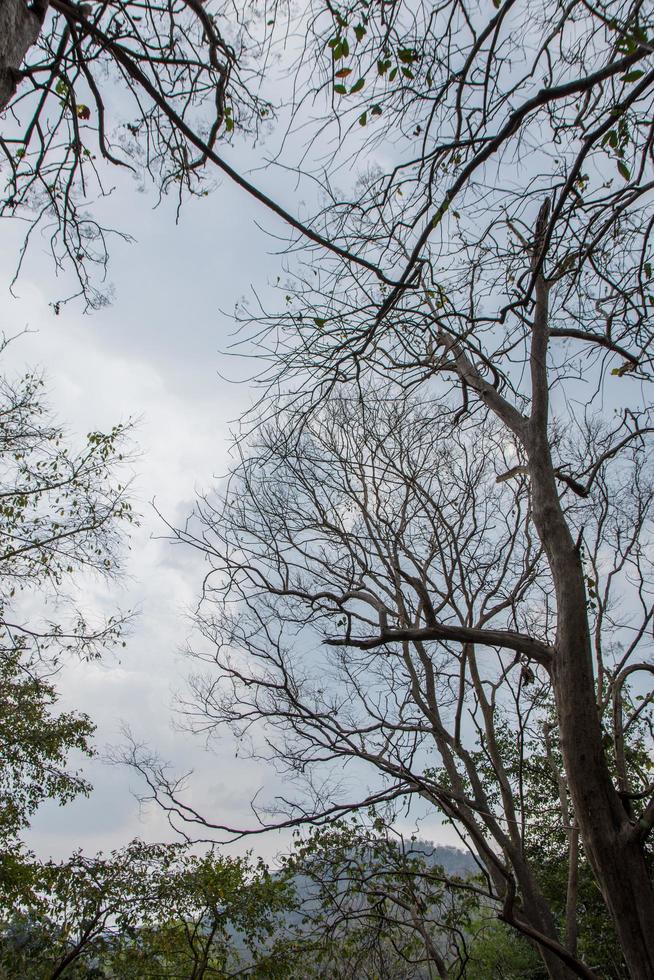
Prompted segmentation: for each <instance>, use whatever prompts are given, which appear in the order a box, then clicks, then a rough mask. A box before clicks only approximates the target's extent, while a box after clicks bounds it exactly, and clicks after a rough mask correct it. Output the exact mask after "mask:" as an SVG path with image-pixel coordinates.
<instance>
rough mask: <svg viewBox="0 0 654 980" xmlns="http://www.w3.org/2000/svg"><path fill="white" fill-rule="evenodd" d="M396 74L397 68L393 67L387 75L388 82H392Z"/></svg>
mask: <svg viewBox="0 0 654 980" xmlns="http://www.w3.org/2000/svg"><path fill="white" fill-rule="evenodd" d="M396 75H397V68H394V69H393V71H392V72H391V73H390V75H389V76H388V80H389V82H394V81H395V76H396Z"/></svg>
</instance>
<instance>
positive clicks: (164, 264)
mask: <svg viewBox="0 0 654 980" xmlns="http://www.w3.org/2000/svg"><path fill="white" fill-rule="evenodd" d="M276 192H277V193H278V195H279V196H280V197H281V198H282V199H283V198H284V196H286V197H287V198H288V201H287V203H290V204H291V205H292V206H293V207H294V208H295V210H297V209H298V207H301V203H300V202H298V200H297V197H296V196H295V197H294V196H293V189H292V188H290V187H287V188H284V187H281V186H280V187H279V188H276ZM111 216H112V220H113V222H114V224H115V225H116V226H117V227H119V228H121V230H125V231H128V232H130V233H131V234H133V235H134V237H135V238H136V242H135V243H133V244H131V245H126V244H124V243H120V242H116V243H114V245H113V246H112V250H111V264H110V279H111V281H112V282H113V284H114V286H115V298H114V301H113V302H112V304H111V305H110V306H109V307H108V308H107V309H105V310H102V311H100V312H95V313H92V314H90V315H84V314H83V312H82V309H81V307H80V306H79V305H76V304H69V305H67V306H64V307H63V308H62V311H61V313H60V315H59V316H55V315H54V314H53V312H52V309H51V307H50V306H49V305H48V304H49V303H50V301H52V300H53V299H56V298H58V296H60V295H62V292H63V290H62V285H63V284H61V283H57V282H56V281H55V279H54V275H53V269H52V265H51V263H50V261H49V258H48V255H47V253H46V248H45V244H44V245H43V247H42V248H40V247H39V246H38V245H37V247H36V249H35V250H33V252H32V254H31V255H30V257H29V261H28V263H27V265H26V268H25V272H24V273H23V275H22V276H21V278H20V280H19V282H18V284H17V285H16V286H15V288H14V292H15V296H13V297H12V296H11V295H10V293H9V290H8V285H7V284H8V283H9V281H10V279H11V276H12V273H13V268H14V264H15V260H16V254H17V253H16V248H17V246H18V242H19V240H18V235H17V231H18V230H16V233H15V236H14V238H13V240H12V233H11V232H9V231H8V229H7V228H6V227H5V229H4V230H3V236H4V237H3V243H4V246H5V247H4V248H3V250H2V256H1V258H0V262H1V263H2V274H1V277H0V282H1V283H2V294H1V307H0V309H1V312H2V330H3V331H4V332H5V334H14V333H18V332H19V331H21V330H23V329H25V328H27V329H28V330H29V331H30V333H29V334H28V335H27V336H25V337H23V338H21V339H20V340H19V341H18V342H17V343H16V344H13V345H12V346H11V348H10V352H9V355H8V357H7V358H6V364H7V365H9V364H10V365H11V366H12V368H13V369H16V370H18V369H21V368H22V367H24V366H27V365H29V366H36V365H40V366H41V367H43V369H44V370H45V372H46V375H47V378H48V382H49V384H48V388H49V397H50V403H51V405H52V407H53V408H54V410H55V412H56V413H57V415H58V417H59V418H60V420H61V421H63V422H65V423H66V424H67V426H68V428H69V430H70V432H71V434H72V435H73V436H75V435H76V436H83V435H84V434H85V433H86V432H88V431H90V430H91V429H107V428H109V427H111V425H113V424H114V423H115V422H117V421H125V420H127V419H128V418H135V419H139V420H140V421H139V424H138V427H137V429H136V442H137V448H138V450H139V453H140V457H139V458H138V459H137V461H136V463H135V472H136V476H135V485H134V488H135V495H136V498H137V509H138V510H139V511H140V513H141V515H142V526H141V527H140V528H139V529H138V530H137V531H135V533H134V535H133V539H132V549H131V552H130V554H129V556H128V560H127V573H128V574H127V577H126V579H125V581H123V583H122V584H121V585H120V586H118V587H116V588H115V589H113V590H112V594H111V595H108V594H107V588H106V585H104V584H98V583H87V591H88V601H89V602H90V603H91V605H97V606H98V608H103V609H106V610H110V609H111V608H112V606H116V605H119V606H120V607H122V608H135V607H138V608H139V609H140V614H139V617H138V620H137V622H136V623H135V625H134V628H133V629H132V632H131V635H130V637H129V642H128V645H127V647H126V649H125V650H124V651H121V655H120V657H119V658H118V657H114V656H111V655H110V656H108V657H107V659H106V660H105V661H104V662H103V663H101V664H71V665H70V666H69V667H68V668H67V669H66V670H65V671H64V672H63V673H62V674H61V675H60V676H59V679H58V683H59V687H60V689H61V694H62V704H63V705H64V706H65V707H69V708H78V709H82V710H84V711H86V712H88V713H89V714H90V715H91V717H92V719H93V720H94V722H95V723H96V724H97V726H98V730H97V738H96V741H97V745H98V748H99V750H100V752H101V753H102V751H103V749H104V747H105V746H106V745H112V744H113V745H116V744H119V743H120V739H121V735H120V731H121V727H122V726H123V725H128V726H129V727H130V728H131V729H132V731H133V733H134V735H135V736H136V737H137V738H138V739H142V740H144V741H146V742H148V743H149V744H150V745H151V746H152V747H153V748H154V749H156V750H157V751H158V752H159V753H160V754H161V755H162V756H164V757H165V758H167V759H170V760H171V761H172V762H173V764H174V765H175V766H176V767H177V768H178V769H179V770H180V771H185V770H188V769H191V768H193V769H195V770H196V776H195V778H194V780H193V782H192V791H191V793H190V796H189V799H190V801H191V802H192V804H193V805H194V806H196V807H197V808H198V809H199V810H201V812H203V813H206V814H208V815H211V814H212V813H214V814H219V818H220V820H221V822H226V823H232V824H243V823H247V824H251V823H252V818H251V814H250V810H249V805H250V801H251V799H252V796H253V795H254V793H255V792H256V791H257V790H259V789H263V792H264V795H265V794H266V793H267V794H269V795H272V794H274V790H275V779H276V777H275V776H274V774H272V773H271V772H270V770H269V769H264V768H263V767H260V766H258V765H255V764H254V763H249V762H247V761H245V760H242V759H237V758H235V752H234V746H233V745H232V744H231V742H230V740H229V739H228V738H227V739H225V741H224V742H223V743H221V744H220V745H219V746H218V747H216V746H214V751H213V753H211V754H208V753H207V752H205V751H204V748H203V746H202V745H201V744H200V743H199V742H198V740H197V739H194V738H192V737H191V736H188V735H185V734H184V733H182V732H180V731H179V730H177V729H176V728H175V727H174V724H173V713H172V711H171V702H172V699H173V696H174V693H175V691H178V690H180V689H182V688H183V685H184V677H185V673H186V671H187V669H188V664H187V663H186V662H185V660H184V657H183V656H182V655H181V653H180V651H181V648H182V647H183V645H184V641H185V639H186V638H187V636H188V633H189V628H190V627H189V621H188V619H187V618H186V614H187V612H188V610H189V607H190V606H192V603H193V600H194V598H195V597H196V596H197V593H198V588H199V584H200V580H201V574H202V568H201V566H200V564H199V562H198V560H197V559H196V558H194V557H193V556H192V555H191V554H189V553H188V552H185V551H183V550H182V549H179V548H173V547H172V546H171V545H170V543H169V542H167V541H165V540H162V539H161V535H163V534H164V532H165V529H164V528H163V526H162V524H161V521H160V520H159V518H158V517H157V515H156V514H155V512H154V510H153V508H152V507H151V501H152V500H153V499H156V503H157V506H158V508H159V509H160V511H161V512H162V513H163V514H165V515H166V517H167V518H168V519H169V520H170V521H171V522H172V523H175V522H177V521H181V520H183V519H184V517H185V516H186V515H187V513H188V512H189V511H190V509H191V507H192V505H193V499H194V494H195V492H196V491H197V490H198V489H203V488H207V487H209V486H211V485H212V484H214V483H215V481H216V479H219V478H220V477H221V476H222V475H223V474H224V473H225V472H226V470H227V469H228V467H229V446H230V437H229V433H230V422H232V421H233V420H235V419H236V418H237V417H238V415H239V414H240V412H241V411H242V410H243V409H244V408H245V407H246V406H247V405H248V404H249V403H250V400H251V398H252V397H253V396H252V391H251V389H250V388H249V386H248V384H247V383H246V382H244V383H241V384H230V383H227V382H226V381H224V380H222V379H221V377H220V375H228V376H229V377H233V378H235V379H237V378H239V377H242V378H244V377H245V376H246V366H245V365H244V364H242V363H239V362H235V361H234V360H232V359H231V358H229V357H227V356H225V354H224V353H221V352H224V351H225V350H226V349H227V348H228V346H229V344H230V332H231V330H232V324H231V322H230V320H229V317H228V316H227V315H225V314H224V313H221V312H220V311H221V310H225V311H229V310H231V309H233V307H234V303H235V302H236V301H237V300H238V299H239V297H241V296H242V295H243V294H245V293H247V292H248V290H249V289H250V286H251V284H252V283H256V285H257V287H258V289H262V288H264V287H265V283H266V282H268V281H272V280H274V279H275V278H276V276H277V275H278V274H279V272H280V271H281V269H280V259H279V257H278V256H276V255H275V254H273V253H274V249H275V248H276V247H278V243H277V244H276V243H275V242H274V240H273V239H271V238H270V237H269V236H268V235H267V234H266V233H265V232H264V231H263V230H262V229H261V228H260V227H259V225H261V224H263V226H264V227H265V228H266V229H267V230H268V231H273V232H280V231H282V228H281V226H280V225H279V224H278V223H276V222H275V221H274V220H273V219H272V218H271V217H270V216H269V215H266V214H264V213H263V212H262V209H261V208H260V207H259V206H258V205H256V204H255V203H254V202H252V201H251V200H249V199H248V198H247V197H246V196H245V194H244V193H243V192H241V191H240V190H238V189H237V188H235V187H233V186H232V185H230V184H228V183H223V184H221V185H220V186H219V187H217V189H216V190H215V192H214V193H213V194H212V195H211V196H210V197H208V198H203V199H202V200H200V201H195V202H190V203H189V204H188V205H187V206H186V207H185V208H184V209H183V211H182V215H181V222H180V224H179V225H178V226H175V221H174V209H173V202H172V201H168V202H164V204H163V205H162V206H161V207H159V208H158V209H153V207H152V198H151V197H150V196H149V195H147V194H143V193H139V192H138V191H137V190H136V188H135V186H134V185H133V184H131V183H130V182H129V181H126V182H125V183H124V184H123V185H122V186H121V187H120V188H119V190H118V191H117V192H116V193H115V194H114V195H113V198H112V202H111ZM85 772H86V773H87V775H88V777H89V778H90V780H91V781H92V783H93V785H94V792H93V794H92V796H91V797H90V798H89V799H80V800H77V801H76V802H74V803H72V804H69V805H68V806H66V807H64V808H59V807H57V806H56V805H54V804H46V805H45V806H44V807H43V808H42V810H41V811H40V812H39V814H38V815H37V816H36V818H35V820H34V822H33V828H32V832H31V833H30V835H29V843H30V844H31V846H33V847H34V848H35V849H36V850H37V851H38V852H39V853H41V854H42V855H44V856H46V855H53V856H55V857H64V856H66V855H67V854H69V853H70V852H71V850H73V849H74V848H76V847H83V848H84V849H85V850H86V851H87V852H93V851H95V850H97V849H105V850H106V849H109V848H113V847H118V846H121V845H123V844H125V843H127V841H129V840H130V839H131V838H133V837H135V836H140V837H144V838H146V839H149V840H157V839H164V838H166V837H169V836H170V833H169V831H168V828H167V824H166V822H165V819H164V817H163V815H162V814H161V812H159V811H157V810H156V809H153V808H151V809H148V810H147V811H145V812H142V811H141V809H140V808H139V805H138V803H137V801H136V799H135V796H134V794H133V790H138V789H139V788H140V787H139V783H138V779H137V777H136V776H135V775H134V774H132V773H130V772H128V771H126V770H125V769H123V768H120V767H115V766H109V765H107V764H106V763H104V762H103V761H102V759H101V758H98V759H97V760H94V761H92V762H91V763H85ZM423 833H426V834H431V835H432V836H434V837H435V836H437V837H439V838H440V839H443V840H444V839H448V838H449V835H448V834H445V833H443V831H442V830H441V831H439V828H438V824H437V822H436V821H433V822H431V823H427V824H426V825H425V826H424V828H423ZM283 843H284V841H283V840H282V839H280V838H279V837H276V836H274V837H270V838H269V839H266V840H264V839H261V838H257V839H256V841H253V842H251V844H250V845H249V846H254V847H255V849H256V851H257V852H259V853H262V854H264V855H265V856H267V857H268V856H271V855H272V854H274V853H275V852H277V851H278V850H279V848H280V846H282V845H283Z"/></svg>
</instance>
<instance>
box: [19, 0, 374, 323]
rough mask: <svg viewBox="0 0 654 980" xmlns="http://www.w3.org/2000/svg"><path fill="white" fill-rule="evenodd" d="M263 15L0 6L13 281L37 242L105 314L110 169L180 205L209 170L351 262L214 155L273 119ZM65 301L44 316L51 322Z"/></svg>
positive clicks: (123, 1)
mask: <svg viewBox="0 0 654 980" xmlns="http://www.w3.org/2000/svg"><path fill="white" fill-rule="evenodd" d="M267 13H268V17H269V19H268V20H267V21H265V22H264V21H263V15H262V13H261V12H260V11H259V10H258V8H257V7H256V5H255V4H252V5H251V6H250V5H247V4H246V5H245V6H244V7H243V8H240V7H235V6H234V5H232V4H229V3H209V4H205V3H204V2H203V0H166V2H165V3H164V4H154V3H150V2H147V3H146V4H145V5H143V4H142V3H140V2H137V0H111V2H110V3H109V4H106V3H95V4H85V3H76V2H69V0H35V2H33V3H25V2H24V0H1V2H0V113H1V112H3V110H6V112H5V115H4V122H3V128H2V131H1V132H0V153H1V155H0V161H1V164H0V166H1V170H2V173H3V174H4V175H5V178H6V184H5V189H4V192H3V196H2V197H0V216H2V217H7V218H12V219H17V220H21V221H23V222H25V223H26V225H27V229H28V230H27V233H26V237H25V240H24V245H23V247H22V250H21V255H20V260H19V266H18V272H19V271H20V268H21V265H22V262H23V258H24V255H25V251H26V249H27V247H28V246H29V244H30V241H31V238H32V236H33V235H34V233H35V232H36V231H37V229H40V230H41V231H42V232H45V234H46V235H47V237H48V240H49V244H50V248H51V251H52V255H53V259H54V262H55V265H56V267H57V268H58V269H61V268H64V267H66V268H69V269H71V270H72V272H73V273H74V276H75V278H76V280H77V289H76V291H75V292H74V293H73V294H72V296H68V297H67V299H70V298H72V297H75V296H80V295H81V296H82V297H83V298H84V300H85V302H86V304H87V307H90V308H97V307H100V306H102V305H104V304H105V303H106V302H107V293H106V292H103V291H102V288H101V286H99V285H98V284H97V282H96V279H95V277H94V275H93V273H94V271H96V269H97V267H98V266H99V275H100V279H101V280H103V279H104V275H105V273H106V266H107V261H108V253H107V247H108V241H107V240H108V239H109V238H110V237H111V235H115V234H119V235H120V237H123V238H126V237H127V236H126V235H125V233H123V232H118V231H116V230H114V229H112V228H108V227H106V226H104V225H103V224H101V223H100V221H99V220H98V219H97V218H96V217H94V211H93V205H94V203H96V202H97V199H98V198H100V197H103V196H107V195H108V194H109V193H111V189H110V188H108V187H107V183H106V180H107V178H106V175H105V168H114V167H119V168H124V169H127V170H128V171H131V172H132V173H133V174H134V175H136V176H138V177H139V178H141V179H142V178H144V177H145V178H147V179H148V180H152V181H153V183H154V185H155V187H156V188H157V191H158V193H159V194H160V195H163V194H166V193H167V192H168V191H169V190H171V189H172V190H174V191H175V193H176V194H177V196H178V202H179V205H181V203H182V200H183V198H184V196H186V195H196V196H204V195H206V194H208V193H209V190H208V184H207V176H208V173H209V174H211V173H212V172H214V171H216V172H218V173H220V174H224V175H226V176H228V177H229V178H230V180H232V181H234V182H235V183H236V184H237V185H238V186H239V187H241V188H242V189H243V190H245V191H246V192H247V193H249V194H251V195H252V196H253V197H254V198H255V199H256V200H258V201H259V202H260V203H262V204H263V205H264V206H265V207H266V208H267V209H269V210H271V211H272V212H273V213H275V214H276V215H278V216H279V217H281V218H282V219H283V220H284V221H285V222H286V223H287V224H288V226H289V227H290V228H291V229H293V230H294V231H295V232H298V233H299V234H300V235H301V236H304V237H306V238H307V239H308V240H309V241H312V242H314V243H316V244H319V245H320V246H321V248H323V249H327V250H328V251H333V252H334V253H335V254H339V255H342V256H346V255H347V254H348V253H347V249H346V248H343V247H342V246H339V244H338V243H336V242H334V241H332V240H331V239H330V237H329V236H327V237H326V236H325V235H324V234H322V232H321V229H320V228H313V227H311V225H310V224H305V223H303V222H302V221H300V220H299V219H298V217H297V216H295V215H293V214H291V213H290V212H289V211H288V210H286V209H285V208H283V207H282V206H280V205H279V204H278V203H277V202H276V201H275V200H273V199H272V198H271V197H270V196H269V195H267V194H266V193H264V192H263V191H261V190H260V189H259V188H258V187H257V186H256V185H254V184H253V183H252V182H251V181H250V180H248V179H246V177H245V176H243V174H242V173H240V172H239V171H238V169H236V168H235V167H234V166H232V165H231V164H230V163H228V162H227V160H225V158H224V156H223V155H221V154H219V153H218V150H217V147H218V145H219V143H220V142H224V143H228V142H229V141H230V140H231V138H232V135H233V134H234V133H236V132H239V133H241V134H247V135H248V136H252V135H256V134H257V133H258V131H259V128H260V126H261V124H262V123H263V122H264V121H267V120H269V119H270V118H272V116H273V114H274V106H273V103H272V101H271V100H269V99H266V98H265V97H263V96H260V95H259V94H258V89H259V88H260V83H261V73H262V69H261V66H262V65H265V64H266V62H267V61H268V59H269V56H270V53H271V49H272V48H273V37H272V33H273V32H274V29H275V26H276V24H277V19H278V13H279V11H278V8H277V5H276V4H273V5H272V6H271V8H270V10H268V12H267ZM281 20H282V21H284V20H285V18H284V17H282V18H281ZM287 26H288V25H287V24H285V23H282V24H281V34H282V36H283V34H284V33H285V31H286V29H287ZM107 78H111V79H112V80H113V81H114V82H118V83H119V86H120V88H119V92H120V94H119V95H114V94H110V93H109V92H108V89H107V85H106V80H107ZM273 88H274V86H271V89H273ZM352 258H353V259H354V260H355V261H360V262H362V263H363V266H364V267H369V268H371V266H370V263H368V262H367V260H366V259H365V258H364V257H362V258H361V259H360V260H359V259H356V257H354V256H352ZM18 272H17V274H18ZM382 278H383V275H382ZM64 301H66V300H62V299H60V300H57V301H56V302H55V303H53V307H54V311H55V313H58V312H59V311H60V308H61V303H62V302H64Z"/></svg>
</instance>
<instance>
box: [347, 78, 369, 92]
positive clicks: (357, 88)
mask: <svg viewBox="0 0 654 980" xmlns="http://www.w3.org/2000/svg"><path fill="white" fill-rule="evenodd" d="M365 84H366V81H365V79H364V78H360V79H359V81H358V82H355V83H354V85H353V86H352V88H351V89H350V95H355V94H356V93H357V92H360V91H361V89H362V88H363V86H364V85H365Z"/></svg>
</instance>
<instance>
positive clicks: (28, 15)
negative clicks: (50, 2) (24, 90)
mask: <svg viewBox="0 0 654 980" xmlns="http://www.w3.org/2000/svg"><path fill="white" fill-rule="evenodd" d="M46 9H47V2H45V0H44V2H39V3H38V4H32V5H29V6H28V4H27V3H25V0H0V112H2V111H3V110H4V109H6V108H7V105H8V104H9V102H10V100H11V98H12V97H13V95H14V93H15V91H16V86H17V84H18V81H19V79H20V66H21V64H22V61H23V58H24V57H25V55H26V54H27V51H28V50H29V48H31V46H32V45H33V44H34V42H35V41H36V39H37V37H38V36H39V31H40V30H41V24H42V22H43V17H44V16H45V11H46Z"/></svg>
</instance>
